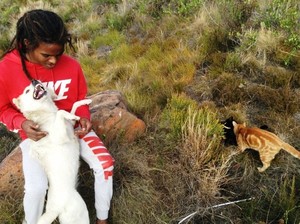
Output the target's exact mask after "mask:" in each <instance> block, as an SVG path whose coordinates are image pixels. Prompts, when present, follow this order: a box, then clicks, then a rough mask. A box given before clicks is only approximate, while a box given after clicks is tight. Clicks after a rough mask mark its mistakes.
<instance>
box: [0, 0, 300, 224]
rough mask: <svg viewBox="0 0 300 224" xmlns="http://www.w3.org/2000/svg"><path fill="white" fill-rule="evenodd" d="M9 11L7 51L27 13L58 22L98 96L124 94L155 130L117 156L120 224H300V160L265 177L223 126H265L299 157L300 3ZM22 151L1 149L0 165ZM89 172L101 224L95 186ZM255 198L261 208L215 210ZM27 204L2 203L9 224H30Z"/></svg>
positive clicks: (83, 1) (91, 4)
mask: <svg viewBox="0 0 300 224" xmlns="http://www.w3.org/2000/svg"><path fill="white" fill-rule="evenodd" d="M10 3H11V2H8V1H7V0H3V1H1V3H0V8H1V10H2V12H3V13H2V14H1V15H0V18H1V20H0V30H1V32H2V31H3V36H2V37H1V39H0V46H3V47H4V46H7V44H8V40H7V36H8V33H12V29H11V28H10V27H9V25H10V21H11V22H12V23H14V21H15V19H16V18H17V17H18V16H19V15H20V13H21V11H23V10H25V9H29V8H32V7H42V8H50V9H53V10H55V11H57V12H59V13H60V14H61V15H62V17H63V19H64V20H65V21H66V23H67V26H68V27H69V29H70V30H71V31H72V33H73V35H74V37H75V38H74V40H75V47H76V49H77V54H74V55H73V56H75V57H77V58H78V59H79V61H80V63H81V65H82V68H83V70H84V72H85V75H86V78H87V81H88V85H89V94H93V93H96V92H99V91H103V90H107V89H117V90H120V91H121V92H122V93H123V94H124V95H125V96H126V99H127V101H128V105H129V107H130V110H131V111H132V112H133V113H134V114H136V115H138V116H139V117H140V118H142V119H143V120H144V121H145V122H146V123H147V132H146V133H145V135H144V136H142V137H141V138H139V139H137V140H136V141H135V142H134V143H131V144H128V143H124V142H123V141H122V140H121V139H116V140H115V141H114V142H112V143H111V144H110V145H108V148H109V149H110V151H111V153H112V155H113V157H114V158H115V159H116V167H115V178H114V197H113V200H112V208H111V214H110V221H111V223H117V224H118V223H124V224H125V223H128V224H132V223H137V224H139V223H141V224H144V223H154V222H155V223H178V221H179V220H180V219H182V218H183V217H185V216H187V215H188V214H191V213H192V212H195V211H197V212H198V213H197V214H195V216H193V217H191V218H190V219H189V220H188V221H187V222H186V223H203V224H206V223H238V224H239V223H259V222H265V223H277V222H278V220H280V219H283V220H284V221H285V223H299V221H300V217H299V214H300V211H299V206H300V202H299V200H298V198H299V192H298V189H299V186H300V179H299V176H300V175H299V172H300V166H299V164H300V163H299V160H297V159H295V158H293V157H292V156H290V155H289V154H288V153H286V152H284V151H283V152H281V153H279V154H278V155H277V156H276V158H275V159H274V160H273V161H272V165H271V167H270V168H269V169H268V170H267V171H266V172H265V173H258V171H257V167H259V166H260V165H261V163H260V160H259V158H258V154H257V153H255V152H254V151H253V150H247V151H246V152H244V153H242V154H239V153H237V151H236V150H237V148H236V147H235V146H228V147H225V146H224V145H223V141H222V138H223V133H222V126H221V125H220V122H219V121H220V120H224V119H226V118H228V117H230V116H233V117H234V118H235V119H236V120H237V121H239V122H246V123H247V124H248V125H249V126H261V125H267V126H268V127H269V128H270V129H271V130H272V131H274V132H275V133H276V134H278V135H279V136H280V137H282V138H283V139H285V140H286V141H287V142H289V143H291V144H292V145H294V146H295V147H296V148H299V147H300V141H299V139H300V134H299V133H300V130H299V128H300V126H299V120H300V118H299V117H300V116H299V109H300V108H299V105H300V102H299V99H300V95H299V94H300V91H299V87H300V76H299V75H298V74H299V68H300V60H299V49H300V47H299V46H300V42H299V41H298V40H299V38H298V39H297V36H295V35H294V34H298V33H299V25H298V22H299V17H300V16H299V13H297V12H298V11H299V10H296V9H297V7H299V4H298V3H297V1H295V0H292V1H284V0H278V1H237V0H226V1H199V0H192V1H173V0H171V1H168V2H166V1H164V0H157V1H154V2H153V1H152V2H151V1H146V0H142V1H136V0H131V1H119V0H105V1H92V0H75V1H71V0H68V1H65V2H64V4H63V5H62V4H61V3H60V2H59V1H56V0H53V1H49V2H47V3H45V2H42V1H21V0H15V1H14V4H13V5H11V4H10ZM16 6H21V11H19V12H18V10H17V9H18V7H16ZM9 30H10V31H9ZM8 31H9V32H8ZM297 41H298V42H297ZM0 51H3V49H0ZM14 141H15V140H14ZM12 142H13V141H10V140H8V141H7V139H4V138H2V139H1V146H2V145H3V147H2V149H4V150H2V151H5V154H3V153H2V157H3V155H6V153H8V151H10V148H9V147H8V146H10V145H11V144H13V143H12ZM6 147H8V148H9V149H8V148H6ZM81 172H82V173H81V176H80V184H79V187H80V188H79V190H80V192H81V194H82V195H83V197H84V198H85V200H86V201H87V204H88V207H89V210H90V211H91V218H92V220H93V219H94V218H95V212H94V205H93V179H92V174H91V171H89V170H88V169H87V168H86V167H84V166H83V170H82V171H81ZM245 198H253V199H252V200H251V201H247V202H243V203H239V204H232V205H228V206H224V207H220V208H211V206H213V205H216V204H220V203H224V202H229V201H235V200H238V199H245ZM20 201H21V199H18V200H16V199H12V198H9V197H7V198H5V199H3V200H1V203H0V210H1V214H0V217H1V218H0V222H1V223H2V222H4V223H20V221H21V219H22V215H23V213H22V208H21V206H20Z"/></svg>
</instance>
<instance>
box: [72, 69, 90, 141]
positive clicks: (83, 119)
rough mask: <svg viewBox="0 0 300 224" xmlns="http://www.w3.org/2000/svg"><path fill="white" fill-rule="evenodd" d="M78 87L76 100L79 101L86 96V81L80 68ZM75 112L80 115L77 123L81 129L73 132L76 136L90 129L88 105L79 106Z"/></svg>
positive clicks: (84, 133)
mask: <svg viewBox="0 0 300 224" xmlns="http://www.w3.org/2000/svg"><path fill="white" fill-rule="evenodd" d="M78 89H79V93H78V99H77V100H78V101H79V100H83V99H85V98H86V96H87V83H86V80H85V77H84V75H83V72H82V69H81V68H80V69H79V80H78ZM75 114H76V115H77V116H79V117H80V120H79V125H80V127H81V129H78V130H76V133H75V134H76V135H78V136H83V135H86V134H87V133H89V132H90V131H91V129H92V123H91V121H90V118H91V114H90V109H89V105H83V106H80V107H79V108H78V109H77V110H76V112H75Z"/></svg>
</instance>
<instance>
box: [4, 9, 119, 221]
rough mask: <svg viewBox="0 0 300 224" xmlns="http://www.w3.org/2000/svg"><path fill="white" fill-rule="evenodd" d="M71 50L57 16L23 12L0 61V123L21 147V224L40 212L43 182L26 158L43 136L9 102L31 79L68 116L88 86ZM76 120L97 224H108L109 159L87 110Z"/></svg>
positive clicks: (45, 186)
mask: <svg viewBox="0 0 300 224" xmlns="http://www.w3.org/2000/svg"><path fill="white" fill-rule="evenodd" d="M65 47H69V48H71V49H73V50H75V49H74V46H73V44H72V37H71V35H70V34H69V32H68V30H67V29H66V26H65V24H64V22H63V21H62V19H61V17H60V16H58V15H57V14H56V13H54V12H52V11H47V10H42V9H35V10H31V11H28V12H26V13H25V14H24V15H23V16H22V17H20V18H19V20H18V21H17V24H16V34H15V36H14V38H13V39H12V41H11V43H10V46H9V48H8V49H7V50H6V51H5V52H4V53H3V55H2V57H1V61H0V121H1V122H2V123H4V124H5V125H6V126H7V128H8V129H9V130H16V131H18V133H19V135H20V137H21V139H22V142H21V143H20V148H21V150H22V164H23V173H24V179H25V185H24V199H23V205H24V213H25V219H24V221H23V223H26V224H36V223H37V220H38V219H39V217H40V216H41V214H42V212H43V209H44V201H45V196H46V192H47V189H48V180H47V177H46V175H45V173H44V171H43V169H42V167H41V165H40V164H39V163H38V162H37V161H36V160H35V159H34V158H32V157H31V155H30V153H29V146H30V141H29V139H32V140H34V141H38V140H39V139H41V138H43V137H44V136H46V135H47V133H46V132H44V131H43V130H40V129H39V127H38V125H37V124H35V123H34V122H33V121H31V120H27V119H26V118H25V117H24V116H23V115H22V114H21V113H20V111H19V110H18V109H17V108H16V106H15V105H14V104H13V103H12V99H13V98H16V97H18V96H19V95H20V94H21V93H22V92H23V90H24V88H25V87H26V86H28V85H29V84H30V82H31V81H32V80H40V81H41V82H43V84H45V85H46V86H47V87H48V88H52V89H53V90H54V91H55V92H56V94H57V96H58V99H57V100H56V101H55V103H56V105H57V107H58V108H59V109H63V110H66V111H70V110H71V108H72V105H73V104H74V102H76V101H78V100H81V99H84V98H86V95H87V84H86V80H85V77H84V74H83V71H82V69H81V66H80V64H79V62H77V61H76V60H75V59H73V58H72V57H71V56H68V55H66V54H64V51H65ZM76 115H77V116H79V117H80V120H79V122H78V123H79V124H78V128H77V129H75V133H76V135H77V136H78V137H79V141H80V155H81V157H82V158H83V160H84V161H85V162H87V163H88V164H89V166H90V168H91V169H93V174H94V177H95V181H94V188H95V209H96V215H97V220H96V223H97V224H105V223H108V213H109V208H110V202H111V198H112V193H113V189H112V188H113V187H112V185H113V184H112V176H113V163H114V160H113V158H112V156H111V155H110V153H109V151H108V150H107V149H106V147H105V146H104V144H103V142H102V141H101V139H100V138H99V137H98V136H97V135H96V134H95V133H94V132H93V131H92V124H91V121H90V112H89V108H88V106H86V105H85V106H81V107H79V108H78V110H77V111H76Z"/></svg>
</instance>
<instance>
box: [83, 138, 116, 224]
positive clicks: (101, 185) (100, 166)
mask: <svg viewBox="0 0 300 224" xmlns="http://www.w3.org/2000/svg"><path fill="white" fill-rule="evenodd" d="M80 146H81V156H82V158H83V160H84V161H85V162H86V163H88V164H89V166H90V168H91V169H93V171H94V176H95V185H94V187H95V208H96V212H97V218H98V219H99V220H107V218H108V212H109V208H110V201H111V198H112V193H113V178H112V176H113V168H114V167H113V164H114V159H113V158H112V156H111V155H110V153H109V151H108V150H107V149H106V147H105V146H104V144H103V142H102V141H101V140H100V138H99V137H98V136H97V135H96V134H95V133H94V132H90V133H88V134H87V135H86V136H84V137H83V138H81V139H80ZM99 223H106V222H100V221H99Z"/></svg>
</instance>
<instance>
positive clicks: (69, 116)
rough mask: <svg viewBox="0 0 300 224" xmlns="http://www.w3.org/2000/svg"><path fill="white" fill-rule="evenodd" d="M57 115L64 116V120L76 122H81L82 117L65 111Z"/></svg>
mask: <svg viewBox="0 0 300 224" xmlns="http://www.w3.org/2000/svg"><path fill="white" fill-rule="evenodd" d="M57 114H59V115H60V116H62V117H63V118H65V119H67V120H71V121H72V120H75V121H79V120H80V117H78V116H76V115H74V114H71V113H69V112H67V111H65V110H59V111H57Z"/></svg>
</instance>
